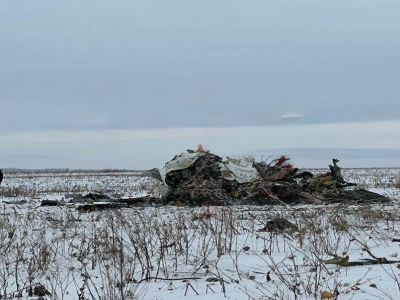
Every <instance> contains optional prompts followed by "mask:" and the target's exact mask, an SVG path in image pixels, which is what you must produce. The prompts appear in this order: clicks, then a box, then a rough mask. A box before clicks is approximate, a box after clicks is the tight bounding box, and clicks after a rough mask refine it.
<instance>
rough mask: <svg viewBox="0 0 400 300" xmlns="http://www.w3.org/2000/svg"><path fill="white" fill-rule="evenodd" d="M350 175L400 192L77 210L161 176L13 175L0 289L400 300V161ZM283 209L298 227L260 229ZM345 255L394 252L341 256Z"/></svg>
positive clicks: (3, 225) (22, 294)
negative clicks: (301, 201)
mask: <svg viewBox="0 0 400 300" xmlns="http://www.w3.org/2000/svg"><path fill="white" fill-rule="evenodd" d="M313 171H318V170H313ZM343 175H344V177H345V179H347V180H348V181H353V182H356V183H358V184H359V185H360V186H361V187H364V188H367V189H369V190H372V191H376V192H379V193H383V194H386V195H388V196H389V197H390V198H391V199H392V202H391V203H389V204H371V205H343V204H342V205H339V204H334V205H317V206H316V205H299V206H257V207H254V206H236V207H199V208H185V207H171V206H167V207H159V208H155V207H145V208H143V207H137V208H123V209H115V210H106V211H99V212H91V213H79V212H78V211H77V210H76V205H74V204H69V203H68V200H69V198H70V197H71V194H86V193H89V192H98V193H102V194H107V195H109V196H111V197H119V198H129V197H135V196H144V195H147V194H151V193H153V192H154V191H155V189H154V186H155V181H154V180H153V179H150V178H146V177H143V176H142V174H141V173H140V172H136V171H126V172H125V171H124V172H122V171H119V172H117V171H115V172H114V171H107V172H106V171H104V172H95V171H80V172H64V173H57V172H54V173H53V172H47V173H44V172H42V173H28V172H25V173H24V172H19V173H13V174H11V173H10V174H6V176H5V180H4V182H3V184H2V186H1V187H0V253H1V255H0V295H1V297H0V299H17V298H22V299H39V298H40V297H39V296H29V295H28V294H29V287H32V290H34V287H40V286H43V287H45V290H46V291H47V292H48V295H46V296H44V297H43V299H104V300H114V299H201V298H203V299H321V298H322V299H363V300H364V299H400V262H396V261H398V260H399V261H400V255H399V253H400V210H399V207H400V169H347V170H343ZM44 199H48V200H59V201H60V203H61V204H62V205H60V206H56V207H40V202H41V200H44ZM275 217H282V218H284V219H286V220H288V221H290V222H291V223H293V224H294V225H296V227H297V228H296V229H288V230H284V231H276V232H268V231H265V230H263V229H264V227H265V225H266V223H267V222H268V221H269V220H272V219H274V218H275ZM335 256H336V258H335ZM347 256H348V261H350V262H354V261H356V262H361V261H363V260H362V259H374V260H376V259H377V258H385V259H386V260H390V261H394V262H393V263H387V264H366V265H361V266H340V265H338V264H335V262H336V261H338V260H340V259H341V260H343V259H345V260H346V257H347ZM382 260H383V259H382ZM364 262H365V261H364ZM329 296H331V297H329Z"/></svg>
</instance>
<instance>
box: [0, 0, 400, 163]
mask: <svg viewBox="0 0 400 300" xmlns="http://www.w3.org/2000/svg"><path fill="white" fill-rule="evenodd" d="M399 16H400V1H398V0H375V1H372V0H350V1H349V0H334V1H321V0H302V1H294V0H292V1H286V0H278V1H275V0H258V1H253V0H250V1H236V0H218V1H215V0H202V1H192V0H180V1H179V0H168V1H151V0H143V1H135V0H126V1H122V0H113V1H103V0H85V1H82V0H68V1H54V0H2V1H0V112H1V118H0V167H26V168H32V167H34V168H41V167H43V168H45V167H81V168H86V167H91V168H102V167H126V168H131V167H137V168H146V167H151V166H158V165H159V164H161V163H162V162H164V161H165V159H166V158H170V157H171V156H173V155H174V154H175V153H174V152H176V151H179V150H184V149H186V148H185V147H196V145H197V144H198V143H205V144H208V146H209V147H210V148H211V150H214V149H215V150H218V151H220V152H222V153H223V154H228V153H229V154H248V153H253V152H254V153H261V152H263V151H265V152H268V151H269V149H282V151H284V149H292V148H296V149H299V148H303V149H304V148H305V149H310V148H313V149H315V148H322V149H325V150H326V149H327V148H340V149H352V151H358V150H360V149H364V151H366V152H363V153H364V154H365V153H370V152H368V151H370V149H376V148H381V150H382V149H386V150H382V151H383V152H381V154H380V155H381V157H380V159H383V158H384V157H386V158H388V157H391V158H390V160H388V159H387V160H386V161H385V163H384V162H383V160H382V161H379V162H378V161H375V162H372V160H371V161H370V162H369V161H368V160H367V159H366V160H365V161H364V162H363V164H365V165H368V164H369V165H372V164H378V163H379V164H382V165H391V164H393V160H394V161H396V162H395V164H397V165H400V158H399V159H397V160H396V157H399V156H397V155H395V154H393V153H399V152H396V151H397V150H396V149H400V144H399V143H398V140H399V138H400V134H399V131H398V130H400V121H399V120H400V82H399V80H400V17H399ZM373 126H378V131H379V135H374V134H371V133H370V132H368V130H371V128H376V127H373ZM354 128H356V129H354ZM272 132H273V134H272ZM349 132H351V133H353V134H356V135H357V138H355V137H354V136H350V135H349ZM328 133H329V137H330V140H327V139H325V138H323V139H321V138H320V136H323V135H325V134H328ZM280 136H283V138H279V137H280ZM271 137H273V138H274V140H271ZM332 141H335V142H332ZM182 148H183V149H182ZM357 149H358V150H357ZM388 149H389V150H388ZM390 149H392V150H393V149H394V152H393V151H392V150H390ZM325 150H323V151H325ZM286 151H289V150H286ZM323 151H322V150H321V153H325V152H323ZM343 151H344V150H343ZM385 151H389V152H390V151H392V152H390V153H391V154H390V155H389V154H388V153H389V152H385ZM289 152H290V151H289ZM338 152H340V151H338ZM296 153H297V152H296ZM299 153H303V154H302V155H303V156H305V153H306V152H304V151H303V152H302V151H300V152H299ZM346 153H347V152H346ZM371 153H372V152H371ZM329 154H330V152H329ZM329 154H328V152H326V155H327V156H328V155H329ZM340 154H343V155H345V152H340V153H339V155H340ZM366 155H367V154H365V155H364V156H366ZM371 155H372V154H371ZM294 156H295V157H296V154H294ZM350 156H351V155H350ZM372 156H373V155H372ZM375 156H376V155H375ZM393 157H394V158H393ZM298 158H299V159H301V155H299V157H298ZM327 159H330V157H327ZM347 163H348V164H349V165H351V164H354V165H356V163H355V160H354V158H352V159H350V158H349V160H348V162H347ZM315 164H317V163H315ZM318 164H319V162H318ZM357 164H358V163H357ZM313 166H314V165H313Z"/></svg>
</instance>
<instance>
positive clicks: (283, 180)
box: [160, 149, 389, 206]
mask: <svg viewBox="0 0 400 300" xmlns="http://www.w3.org/2000/svg"><path fill="white" fill-rule="evenodd" d="M337 163H338V160H337V159H333V166H330V171H329V172H327V173H324V174H319V175H314V174H312V173H311V172H308V171H303V172H299V170H298V169H297V168H295V167H294V166H293V165H292V164H290V163H289V158H288V157H286V156H281V157H279V158H278V159H275V160H273V161H271V162H270V163H267V162H263V161H261V162H256V161H254V160H253V159H251V158H242V159H230V158H227V159H226V160H224V159H223V158H221V157H219V156H217V155H215V154H212V153H210V152H208V151H204V150H203V149H199V150H198V151H193V150H188V151H186V152H185V153H182V154H181V155H179V156H176V157H174V159H172V160H171V161H170V162H168V163H166V166H165V168H164V177H163V178H164V182H165V184H166V185H168V187H169V191H168V192H167V194H166V195H165V196H164V197H163V198H162V199H161V201H160V202H161V203H163V204H171V205H185V206H186V205H187V206H202V205H216V206H221V205H238V204H242V205H243V204H245V205H268V204H305V203H314V204H323V203H336V202H343V203H363V202H364V203H371V202H387V201H389V199H388V198H387V197H385V196H382V195H380V194H377V193H373V192H369V191H367V190H364V189H361V188H357V186H356V184H354V183H349V182H346V181H345V180H344V179H343V177H342V175H341V172H340V168H339V166H338V165H337Z"/></svg>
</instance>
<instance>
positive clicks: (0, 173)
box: [0, 170, 4, 185]
mask: <svg viewBox="0 0 400 300" xmlns="http://www.w3.org/2000/svg"><path fill="white" fill-rule="evenodd" d="M3 177H4V175H3V172H2V171H1V170H0V185H1V182H2V181H3Z"/></svg>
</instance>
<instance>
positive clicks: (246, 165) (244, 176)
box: [160, 151, 259, 183]
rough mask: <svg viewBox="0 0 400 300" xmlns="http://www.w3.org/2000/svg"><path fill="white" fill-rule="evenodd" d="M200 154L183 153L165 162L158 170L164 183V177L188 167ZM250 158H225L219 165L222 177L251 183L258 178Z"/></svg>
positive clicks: (252, 160)
mask: <svg viewBox="0 0 400 300" xmlns="http://www.w3.org/2000/svg"><path fill="white" fill-rule="evenodd" d="M201 155H202V153H201V152H198V151H195V152H183V153H181V154H179V155H177V156H175V157H174V158H173V159H172V160H171V161H169V162H167V163H166V164H165V166H164V168H162V169H161V170H160V173H161V177H162V179H163V181H164V182H165V176H166V174H168V173H169V172H171V171H176V170H183V169H186V168H188V167H190V166H191V165H192V164H193V163H194V162H195V161H196V160H197V159H198V158H199V157H200V156H201ZM253 162H254V159H253V158H252V157H241V158H227V159H225V160H224V161H223V162H221V163H219V166H220V170H221V174H222V177H223V178H225V179H227V180H236V181H237V182H239V183H245V182H252V181H254V180H257V179H258V178H259V175H258V172H257V170H256V169H255V168H254V167H253Z"/></svg>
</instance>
